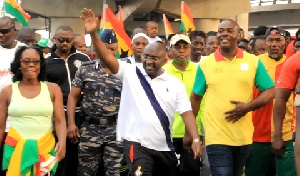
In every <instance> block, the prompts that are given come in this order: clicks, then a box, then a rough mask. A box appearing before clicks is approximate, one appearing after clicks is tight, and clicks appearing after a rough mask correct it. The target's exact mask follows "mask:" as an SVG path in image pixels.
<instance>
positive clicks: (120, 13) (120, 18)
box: [118, 6, 125, 29]
mask: <svg viewBox="0 0 300 176" xmlns="http://www.w3.org/2000/svg"><path fill="white" fill-rule="evenodd" d="M118 20H119V22H120V23H121V25H122V27H123V29H125V28H124V21H123V12H122V7H121V6H119V12H118Z"/></svg>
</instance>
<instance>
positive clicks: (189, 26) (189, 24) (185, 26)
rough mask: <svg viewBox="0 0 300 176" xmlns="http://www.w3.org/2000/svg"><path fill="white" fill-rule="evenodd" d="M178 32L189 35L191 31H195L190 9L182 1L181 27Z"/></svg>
mask: <svg viewBox="0 0 300 176" xmlns="http://www.w3.org/2000/svg"><path fill="white" fill-rule="evenodd" d="M180 30H182V31H184V32H185V33H186V34H189V33H190V32H191V31H194V30H195V24H194V20H193V15H192V12H191V9H190V8H189V6H188V5H187V4H185V3H184V1H181V26H180Z"/></svg>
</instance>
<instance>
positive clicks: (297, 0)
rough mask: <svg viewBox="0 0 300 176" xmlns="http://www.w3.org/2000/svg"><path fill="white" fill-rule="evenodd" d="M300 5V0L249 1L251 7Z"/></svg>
mask: <svg viewBox="0 0 300 176" xmlns="http://www.w3.org/2000/svg"><path fill="white" fill-rule="evenodd" d="M290 3H300V0H250V4H251V6H268V5H275V4H290Z"/></svg>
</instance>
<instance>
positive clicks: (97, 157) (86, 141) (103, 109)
mask: <svg viewBox="0 0 300 176" xmlns="http://www.w3.org/2000/svg"><path fill="white" fill-rule="evenodd" d="M101 40H102V41H104V42H105V45H106V47H107V48H108V49H109V51H110V53H111V54H112V55H114V56H116V54H117V49H118V44H117V38H116V35H115V33H114V31H113V30H105V31H104V32H103V34H102V36H101ZM121 85H122V83H121V81H120V80H119V79H117V78H115V77H114V76H113V75H112V74H111V73H110V71H109V70H108V69H107V68H106V67H105V65H103V64H101V63H100V61H99V60H94V61H88V62H84V63H83V64H82V66H81V67H80V68H79V69H78V71H77V72H76V75H75V78H74V79H73V81H72V88H71V93H70V95H69V99H68V105H67V112H68V137H69V138H70V139H71V140H72V141H73V142H77V141H79V152H78V157H79V169H78V170H79V174H78V175H82V176H83V175H87V176H94V175H96V174H97V170H98V167H99V164H100V163H99V161H103V165H104V170H105V174H106V175H110V176H117V175H120V168H121V164H120V162H121V160H122V158H123V146H122V143H121V142H119V141H116V120H117V115H118V110H119V104H120V96H121ZM81 91H83V100H82V104H81V108H82V111H83V114H84V117H85V120H84V122H83V124H82V126H81V128H80V134H79V130H78V128H77V127H76V125H75V122H74V114H75V107H76V102H77V100H78V97H79V95H80V92H81ZM79 137H80V138H79Z"/></svg>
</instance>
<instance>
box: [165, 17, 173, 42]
mask: <svg viewBox="0 0 300 176" xmlns="http://www.w3.org/2000/svg"><path fill="white" fill-rule="evenodd" d="M163 20H164V26H165V33H166V38H168V37H169V35H170V34H174V31H173V29H172V27H171V24H170V22H169V20H168V18H167V17H166V15H165V14H163Z"/></svg>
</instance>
